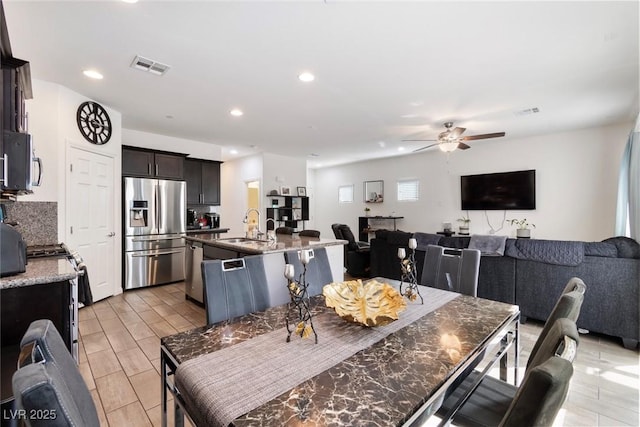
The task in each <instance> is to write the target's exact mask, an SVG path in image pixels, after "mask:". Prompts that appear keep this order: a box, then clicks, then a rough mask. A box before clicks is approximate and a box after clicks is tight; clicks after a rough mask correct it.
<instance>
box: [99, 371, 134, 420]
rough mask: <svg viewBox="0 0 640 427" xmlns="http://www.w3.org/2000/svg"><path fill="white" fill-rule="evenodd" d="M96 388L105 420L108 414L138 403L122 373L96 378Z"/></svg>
mask: <svg viewBox="0 0 640 427" xmlns="http://www.w3.org/2000/svg"><path fill="white" fill-rule="evenodd" d="M96 388H97V389H98V393H99V394H100V400H101V401H102V407H103V408H104V412H105V413H106V414H107V419H108V418H109V413H110V412H112V411H115V410H116V409H119V408H122V407H123V406H126V405H128V404H130V403H133V402H137V401H138V396H136V393H135V391H133V387H131V383H130V382H129V379H128V378H127V376H126V375H125V374H124V372H123V371H118V372H114V373H113V374H109V375H107V376H104V377H102V378H96ZM116 425H117V424H116ZM121 425H126V424H121Z"/></svg>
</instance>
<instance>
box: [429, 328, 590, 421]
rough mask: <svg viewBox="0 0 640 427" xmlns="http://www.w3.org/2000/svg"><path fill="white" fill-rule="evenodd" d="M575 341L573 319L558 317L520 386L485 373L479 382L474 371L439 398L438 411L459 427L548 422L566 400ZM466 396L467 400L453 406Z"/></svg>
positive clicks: (575, 334)
mask: <svg viewBox="0 0 640 427" xmlns="http://www.w3.org/2000/svg"><path fill="white" fill-rule="evenodd" d="M578 343H579V336H578V328H577V326H576V324H575V322H573V321H572V320H570V319H566V318H561V319H558V320H557V321H556V322H554V324H553V326H552V327H551V328H550V330H549V333H548V334H547V335H546V337H545V339H544V340H543V342H542V343H541V346H540V351H539V352H538V357H537V358H536V362H535V363H533V364H531V365H530V366H529V367H528V368H527V371H526V373H525V376H524V380H523V382H522V384H521V385H520V387H516V386H514V385H512V384H510V383H507V382H505V381H502V380H499V379H497V378H494V377H490V376H487V377H485V378H484V379H482V381H481V382H479V383H478V382H477V381H478V380H479V376H480V375H481V374H480V372H478V371H474V372H473V373H472V374H471V375H469V376H468V377H467V378H466V379H465V380H464V381H463V382H462V384H461V385H460V386H459V387H457V388H456V389H455V390H454V392H453V393H452V394H451V395H450V396H449V397H448V398H447V399H446V400H445V401H444V403H443V404H442V406H441V407H440V409H439V410H438V412H437V414H438V415H439V416H441V417H445V418H448V417H449V416H451V414H452V413H453V423H454V424H455V425H458V426H498V425H500V426H523V425H536V426H538V425H539V426H543V425H545V426H546V425H551V424H552V423H553V420H554V418H555V416H556V415H557V412H558V410H559V409H560V407H561V406H562V404H563V402H564V400H565V398H566V394H567V389H568V386H569V380H570V379H571V375H572V373H573V367H572V363H573V360H574V359H575V356H576V352H577V346H578ZM552 360H562V361H563V362H557V361H555V362H551V361H552ZM469 393H470V394H469ZM465 395H468V397H467V398H466V401H464V403H463V404H462V406H460V408H459V409H457V410H454V409H455V408H456V406H457V404H458V402H459V401H460V399H462V398H463V397H465ZM452 411H453V412H452Z"/></svg>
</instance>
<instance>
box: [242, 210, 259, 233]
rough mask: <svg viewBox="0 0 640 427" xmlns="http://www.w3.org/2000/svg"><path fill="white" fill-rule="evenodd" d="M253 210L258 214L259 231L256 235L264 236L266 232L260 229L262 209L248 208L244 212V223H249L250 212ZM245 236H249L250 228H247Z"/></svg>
mask: <svg viewBox="0 0 640 427" xmlns="http://www.w3.org/2000/svg"><path fill="white" fill-rule="evenodd" d="M251 212H255V213H256V214H258V224H257V232H256V237H260V236H262V235H263V234H264V233H263V232H262V231H260V211H259V210H258V209H256V208H249V209H247V211H246V212H245V213H244V219H243V220H242V222H243V223H245V224H249V214H250V213H251ZM245 237H247V238H248V237H249V230H247V232H246V233H245Z"/></svg>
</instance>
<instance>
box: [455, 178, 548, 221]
mask: <svg viewBox="0 0 640 427" xmlns="http://www.w3.org/2000/svg"><path fill="white" fill-rule="evenodd" d="M460 194H461V199H462V210H465V211H466V210H469V211H477V210H514V209H518V210H520V209H523V210H524V209H535V208H536V171H535V170H526V171H516V172H501V173H488V174H482V175H466V176H461V177H460Z"/></svg>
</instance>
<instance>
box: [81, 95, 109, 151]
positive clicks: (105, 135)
mask: <svg viewBox="0 0 640 427" xmlns="http://www.w3.org/2000/svg"><path fill="white" fill-rule="evenodd" d="M76 121H77V122H78V129H80V133H81V134H82V136H84V138H85V139H86V140H87V141H89V142H90V143H92V144H96V145H103V144H106V143H107V142H109V139H110V138H111V119H109V114H107V111H106V110H105V109H104V107H102V105H100V104H98V103H97V102H92V101H87V102H83V103H82V104H80V106H79V107H78V112H77V113H76Z"/></svg>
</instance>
